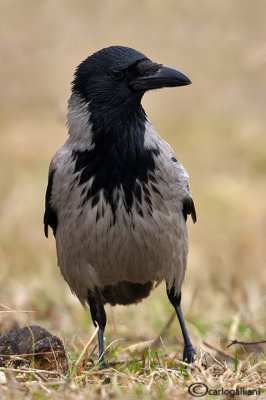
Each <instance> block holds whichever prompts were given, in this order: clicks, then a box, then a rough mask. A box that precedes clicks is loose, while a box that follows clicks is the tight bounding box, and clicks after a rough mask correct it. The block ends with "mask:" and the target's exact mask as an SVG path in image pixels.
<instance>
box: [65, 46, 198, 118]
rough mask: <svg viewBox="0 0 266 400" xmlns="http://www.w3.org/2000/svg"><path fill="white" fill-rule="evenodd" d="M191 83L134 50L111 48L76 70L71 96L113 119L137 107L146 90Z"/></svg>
mask: <svg viewBox="0 0 266 400" xmlns="http://www.w3.org/2000/svg"><path fill="white" fill-rule="evenodd" d="M190 83H191V82H190V80H189V79H188V78H187V77H186V76H185V75H184V74H182V73H181V72H179V71H177V70H174V69H172V68H169V67H165V66H162V65H161V64H157V63H154V62H152V61H151V60H149V59H148V58H147V57H146V56H145V55H144V54H142V53H140V52H138V51H136V50H134V49H131V48H129V47H123V46H111V47H107V48H104V49H102V50H100V51H98V52H97V53H94V54H93V55H91V56H90V57H88V58H87V59H86V60H84V61H83V62H82V63H81V64H80V65H79V66H78V67H77V69H76V72H75V77H74V81H73V93H75V94H77V95H78V96H79V97H80V98H81V99H82V100H83V101H85V102H86V103H91V107H93V108H95V107H96V108H97V109H98V110H101V112H104V113H106V112H108V111H110V112H112V113H113V116H115V114H116V112H115V111H117V112H118V113H119V114H120V112H122V114H124V113H126V114H128V112H131V111H133V110H134V109H135V108H137V107H139V106H140V101H141V98H142V96H143V94H144V93H145V92H146V91H147V90H150V89H158V88H161V87H167V86H168V87H170V86H183V85H188V84H190ZM91 107H89V108H91Z"/></svg>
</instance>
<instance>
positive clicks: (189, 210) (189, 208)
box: [182, 197, 197, 224]
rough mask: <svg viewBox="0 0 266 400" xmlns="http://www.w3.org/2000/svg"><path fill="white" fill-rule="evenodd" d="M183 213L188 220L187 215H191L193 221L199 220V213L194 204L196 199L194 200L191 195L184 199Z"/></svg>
mask: <svg viewBox="0 0 266 400" xmlns="http://www.w3.org/2000/svg"><path fill="white" fill-rule="evenodd" d="M182 212H183V215H184V218H185V221H186V220H187V216H188V215H191V218H192V221H193V222H194V224H195V222H196V221H197V214H196V210H195V206H194V201H193V200H192V198H191V197H185V198H184V200H183V210H182Z"/></svg>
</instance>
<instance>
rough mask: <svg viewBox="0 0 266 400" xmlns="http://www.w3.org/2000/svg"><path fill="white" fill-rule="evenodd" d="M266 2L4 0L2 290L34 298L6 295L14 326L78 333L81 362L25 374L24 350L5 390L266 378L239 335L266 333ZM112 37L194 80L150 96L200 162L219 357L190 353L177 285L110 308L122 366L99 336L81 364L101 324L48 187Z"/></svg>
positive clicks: (154, 111) (75, 344)
mask: <svg viewBox="0 0 266 400" xmlns="http://www.w3.org/2000/svg"><path fill="white" fill-rule="evenodd" d="M265 13H266V6H265V2H263V1H262V0H257V1H256V2H252V1H251V0H236V1H231V0H225V1H221V2H211V1H208V0H197V1H196V0H188V1H186V2H185V1H173V0H167V1H165V2H162V1H160V0H147V1H141V0H140V1H136V2H130V1H129V0H126V1H122V0H118V1H116V2H107V1H104V2H92V1H83V0H78V1H75V2H74V1H71V0H64V1H63V0H58V1H56V2H54V1H52V0H45V1H36V0H24V1H23V2H20V1H19V0H10V1H2V2H1V3H0V26H1V39H2V40H1V44H0V52H1V74H0V86H1V97H0V129H1V146H0V187H1V190H0V221H1V224H0V282H1V298H0V302H1V303H2V304H4V305H5V306H7V307H8V308H9V310H10V311H12V310H31V311H33V312H30V313H22V312H18V311H17V312H13V311H12V312H7V310H6V309H5V308H2V311H4V312H1V313H0V330H1V333H2V334H3V333H6V332H7V331H8V330H9V329H11V328H16V327H19V326H23V325H25V324H32V323H35V324H36V323H38V324H40V325H42V326H44V327H45V328H47V329H49V330H50V331H51V332H52V333H53V334H55V335H58V336H59V337H61V338H62V339H63V341H64V343H65V346H66V349H67V353H68V356H69V359H70V361H71V363H72V369H71V371H72V372H70V375H69V376H68V377H63V376H59V375H52V374H47V373H42V372H41V371H34V370H30V371H29V370H26V371H17V372H16V373H15V372H13V370H12V368H13V365H12V363H10V365H8V368H7V369H5V368H4V372H5V374H6V378H7V383H6V384H2V385H0V398H1V399H2V398H3V399H9V398H16V399H20V398H21V399H24V398H28V399H42V398H55V399H60V398H62V399H63V398H70V399H72V398H76V399H77V400H78V399H82V398H83V397H84V398H88V393H89V397H90V398H100V397H106V398H119V397H125V398H143V399H144V398H145V399H148V398H161V399H164V398H186V396H188V397H189V395H188V392H187V387H188V385H189V384H190V383H191V382H196V381H202V382H206V383H207V385H208V386H209V387H210V388H211V387H216V388H218V387H222V386H223V387H224V389H226V388H228V389H234V388H238V387H240V386H244V387H248V388H254V389H258V388H261V389H262V388H263V387H264V388H265V358H264V355H263V351H265V345H263V344H261V345H257V346H245V347H243V346H240V345H238V346H237V348H238V354H237V362H236V354H235V349H236V346H232V347H230V348H229V349H228V348H227V345H228V344H229V343H230V342H231V340H233V339H238V340H241V341H251V340H260V339H265V337H266V332H265V325H266V324H265V292H266V290H265V289H266V275H265V273H264V272H263V271H265V259H266V257H265V256H266V254H265V253H266V251H265V243H266V202H265V174H266V151H265V149H266V135H265V126H266V114H265V93H266V80H265V65H266V38H265ZM111 44H124V45H129V46H132V47H135V48H136V49H139V50H141V51H143V52H144V53H146V54H147V55H148V56H150V57H151V58H152V59H154V60H155V61H158V62H165V64H168V65H171V66H175V67H177V68H180V70H182V71H184V72H185V73H186V74H187V75H188V76H189V77H190V78H191V80H192V82H193V85H191V86H190V87H189V88H180V89H176V90H170V89H169V90H165V91H160V92H156V93H151V94H149V95H147V96H146V98H145V99H144V106H145V108H146V110H147V112H148V114H149V117H150V118H151V120H152V121H153V122H154V124H155V126H156V127H157V129H158V131H159V132H160V133H161V134H162V136H163V137H164V138H165V139H166V140H168V141H169V142H170V143H171V144H172V146H173V147H174V148H175V150H176V152H177V155H178V157H179V159H180V161H181V162H182V163H183V164H184V165H185V166H186V168H187V169H188V171H189V173H190V176H191V186H192V189H193V197H194V200H195V203H196V207H197V213H198V223H197V224H196V225H195V226H192V224H191V223H190V222H189V233H190V256H189V265H188V271H187V275H186V281H185V285H184V290H183V308H184V314H185V317H186V320H187V322H188V328H189V330H190V332H191V336H192V339H193V342H194V343H195V345H196V347H197V350H198V354H199V355H201V354H202V358H203V360H204V362H207V368H206V369H205V368H203V367H202V366H201V363H200V361H198V362H197V363H196V364H195V365H194V366H193V367H191V368H190V369H186V370H184V369H183V367H181V366H180V364H179V362H178V361H177V360H180V357H181V352H182V341H181V334H180V330H179V328H178V327H177V321H176V320H174V321H173V322H172V324H169V326H168V327H167V329H165V330H164V327H165V326H166V325H167V320H168V318H170V317H171V314H172V312H173V310H172V307H171V305H170V304H169V303H168V300H167V298H166V296H165V289H164V287H163V286H162V285H161V286H160V287H159V288H158V289H156V290H155V291H154V292H153V293H152V295H151V297H150V298H148V299H147V300H145V301H143V302H142V303H141V304H140V305H138V306H130V307H125V308H124V307H116V308H114V309H111V308H110V307H107V317H108V326H107V330H106V338H107V339H106V340H107V344H110V342H111V341H112V340H116V339H119V341H118V342H114V343H113V344H112V345H111V346H110V348H109V355H108V357H109V360H110V362H111V364H110V365H111V367H110V369H108V370H107V371H101V372H99V371H98V370H97V368H95V367H94V363H95V362H96V354H95V351H94V352H93V354H92V355H91V356H90V352H92V351H93V348H94V346H95V344H96V343H95V341H93V342H92V344H91V346H90V348H89V361H88V364H87V365H86V366H82V367H81V368H78V369H77V370H76V369H74V365H75V363H76V361H77V360H78V358H79V356H80V354H81V353H82V349H83V348H84V346H85V344H86V343H87V342H88V338H91V337H92V335H93V332H94V331H93V327H92V324H91V320H90V317H89V315H88V313H87V312H84V310H82V308H81V307H80V305H79V304H78V302H77V300H76V299H75V298H74V297H73V296H72V295H71V293H70V291H69V289H68V287H67V286H66V284H65V283H64V282H63V280H62V278H61V276H60V273H59V271H58V269H57V268H56V258H55V246H54V241H53V239H52V238H51V239H49V240H45V238H44V236H43V232H42V214H43V204H44V200H43V199H44V192H45V186H46V180H47V169H48V163H49V160H50V158H51V156H52V155H53V153H54V151H55V149H56V148H58V147H59V146H60V145H61V144H62V143H63V142H64V140H65V137H66V127H65V108H66V102H67V98H68V96H69V84H68V82H70V81H71V79H72V73H73V69H74V67H75V66H76V65H77V63H79V61H80V60H81V59H83V58H85V57H86V56H87V55H88V54H89V53H91V52H93V51H95V50H97V49H99V48H101V47H104V46H107V45H111ZM160 332H162V342H161V341H160V340H159V341H158V340H157V341H156V346H155V347H154V348H152V346H151V341H153V340H156V339H158V337H159V335H160ZM122 339H123V340H122ZM147 343H148V344H147ZM149 343H150V347H149ZM149 348H150V349H151V350H149ZM121 360H122V361H123V360H125V363H122V364H119V363H118V364H117V363H116V362H118V361H121ZM171 360H173V361H171ZM126 362H127V363H126ZM263 368H264V370H263ZM1 369H2V370H3V367H1ZM0 375H1V374H0ZM0 379H1V376H0ZM219 397H220V398H225V396H222V395H217V396H216V397H215V398H219ZM239 398H241V396H239ZM262 398H263V397H262Z"/></svg>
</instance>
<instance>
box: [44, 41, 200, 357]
mask: <svg viewBox="0 0 266 400" xmlns="http://www.w3.org/2000/svg"><path fill="white" fill-rule="evenodd" d="M190 83H191V82H190V80H189V79H188V78H187V77H186V76H185V75H184V74H183V73H181V72H179V71H177V70H175V69H173V68H169V67H167V66H164V65H162V64H157V63H155V62H152V61H151V60H150V59H149V58H147V57H146V56H145V55H144V54H142V53H140V52H138V51H136V50H134V49H131V48H128V47H122V46H112V47H108V48H104V49H102V50H100V51H98V52H96V53H94V54H93V55H91V56H90V57H88V58H87V59H86V60H84V61H83V62H82V63H81V64H80V65H79V66H78V67H77V69H76V71H75V75H74V80H73V82H72V95H71V97H70V100H69V104H68V128H69V137H68V139H67V141H66V142H65V144H64V145H63V146H62V147H61V148H60V149H59V150H58V151H57V152H56V153H55V155H54V157H53V158H52V161H51V164H50V170H49V180H48V186H47V191H46V209H45V214H44V230H45V235H46V236H48V226H50V227H51V228H52V230H53V233H54V236H55V239H56V248H57V258H58V265H59V267H60V269H61V273H62V275H63V277H64V279H65V280H66V281H67V283H68V285H69V286H70V289H71V290H72V292H73V293H74V294H76V296H77V297H78V299H79V300H80V302H81V304H82V305H83V306H85V305H86V303H87V304H88V305H89V307H90V311H91V316H92V321H93V323H94V325H95V326H98V327H99V331H98V343H99V362H101V363H102V365H106V364H105V357H104V329H105V325H106V314H105V310H104V304H106V303H110V304H111V305H115V304H132V303H137V302H139V301H141V300H142V299H143V298H145V297H147V296H148V295H149V294H150V291H151V290H152V289H153V288H154V286H155V285H158V284H159V283H160V282H162V281H165V282H166V291H167V295H168V298H169V300H170V302H171V303H172V305H173V306H174V308H175V310H176V313H177V317H178V319H179V322H180V326H181V330H182V334H183V338H184V352H183V359H184V360H185V361H188V362H190V361H192V360H193V358H194V356H195V354H196V353H195V349H194V347H193V346H192V344H191V341H190V338H189V335H188V332H187V329H186V326H185V322H184V319H183V316H182V311H181V305H180V304H181V285H182V282H183V279H184V275H185V270H186V265H187V253H188V238H187V227H186V220H187V216H188V215H191V217H192V220H193V222H196V212H195V207H194V203H193V200H192V197H191V192H190V188H189V185H188V175H187V172H186V171H185V169H184V168H183V166H182V165H181V164H180V163H179V161H178V160H177V158H176V156H175V153H174V151H173V149H172V148H171V147H170V145H169V144H168V143H167V142H165V141H164V140H163V139H162V138H161V137H160V136H159V134H158V133H157V132H156V130H155V128H154V127H153V125H152V123H151V122H150V120H149V119H148V117H147V115H146V113H145V111H144V109H143V107H142V106H141V99H142V96H143V95H144V93H145V92H146V91H148V90H152V89H159V88H162V87H173V86H184V85H189V84H190Z"/></svg>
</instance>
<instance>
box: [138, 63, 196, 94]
mask: <svg viewBox="0 0 266 400" xmlns="http://www.w3.org/2000/svg"><path fill="white" fill-rule="evenodd" d="M132 84H133V87H134V89H135V90H140V91H142V90H143V91H146V90H152V89H160V88H163V87H174V86H185V85H190V84H191V81H190V79H188V77H187V76H186V75H184V74H183V73H182V72H180V71H177V70H176V69H174V68H170V67H166V66H164V65H163V66H162V67H161V68H160V69H159V70H158V71H156V72H155V73H154V74H152V75H145V76H142V77H140V78H137V79H136V80H135V81H134V82H133V83H132Z"/></svg>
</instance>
